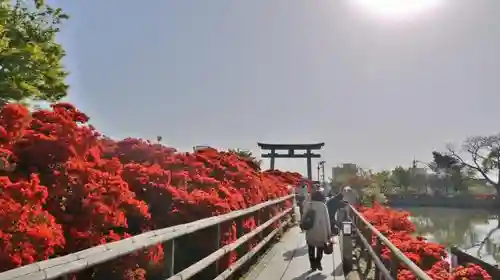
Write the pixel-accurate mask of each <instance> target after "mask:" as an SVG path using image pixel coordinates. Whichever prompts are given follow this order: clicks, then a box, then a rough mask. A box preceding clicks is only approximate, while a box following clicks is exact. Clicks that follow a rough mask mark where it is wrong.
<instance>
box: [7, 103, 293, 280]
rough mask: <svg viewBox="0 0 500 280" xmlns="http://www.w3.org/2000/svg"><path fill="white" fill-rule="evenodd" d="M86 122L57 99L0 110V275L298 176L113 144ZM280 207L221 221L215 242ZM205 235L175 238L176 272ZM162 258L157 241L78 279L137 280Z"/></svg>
mask: <svg viewBox="0 0 500 280" xmlns="http://www.w3.org/2000/svg"><path fill="white" fill-rule="evenodd" d="M88 119H89V118H88V117H87V116H86V115H85V114H83V113H82V112H80V111H79V110H77V109H76V108H75V107H74V106H72V105H71V104H67V103H60V104H54V105H52V106H51V110H37V111H34V112H30V111H29V110H28V109H27V108H25V107H24V106H22V105H14V104H10V105H7V106H5V107H4V108H3V109H2V110H1V112H0V189H1V191H0V208H1V210H2V211H1V212H0V225H1V228H0V237H1V238H0V269H2V271H3V270H8V269H11V268H14V267H18V266H21V265H26V264H29V263H33V262H36V261H40V260H45V259H48V258H50V257H57V256H61V255H65V254H69V253H72V252H75V251H78V250H82V249H86V248H89V247H92V246H96V245H99V244H103V243H106V242H110V241H116V240H120V239H123V238H126V237H130V236H133V235H136V234H140V233H143V232H146V231H149V230H154V229H159V228H164V227H169V226H173V225H177V224H181V223H187V222H192V221H195V220H198V219H202V218H206V217H211V216H214V215H220V214H224V213H228V212H230V211H234V210H238V209H243V208H247V207H250V206H253V205H256V204H259V203H261V202H264V201H267V200H271V199H276V198H279V197H283V196H285V195H287V194H290V192H291V190H290V189H289V187H288V185H290V184H291V185H295V184H297V183H298V182H299V181H300V180H301V176H300V175H299V174H298V173H289V172H280V171H277V170H273V171H266V172H261V171H260V169H259V167H258V166H256V165H255V164H254V163H253V162H252V161H251V160H249V159H247V158H241V157H239V156H238V155H237V154H235V153H233V152H219V151H217V150H215V149H210V148H207V149H204V150H200V151H197V152H194V153H179V152H177V151H176V150H175V149H173V148H168V147H165V146H163V145H160V144H153V143H151V142H149V141H144V140H140V139H125V140H122V141H114V140H111V139H109V138H105V137H102V136H101V135H100V134H99V133H98V132H97V131H96V130H95V129H94V128H93V127H92V126H90V125H88V124H87V122H88ZM290 206H291V202H290V201H287V202H285V203H283V205H280V206H277V207H270V208H268V209H265V210H264V211H261V212H260V213H259V214H258V215H253V216H252V215H250V216H248V217H245V218H243V219H241V220H240V221H235V222H232V223H228V224H224V225H222V231H223V234H222V236H223V237H222V240H220V242H221V243H222V245H224V244H228V243H231V242H232V241H234V240H235V239H237V238H238V237H239V236H241V235H243V234H245V233H246V232H249V231H251V230H252V229H254V228H255V227H257V226H258V224H260V223H263V222H265V221H266V220H268V219H269V218H271V217H272V216H273V215H275V214H276V213H278V212H280V211H282V210H283V209H285V208H287V207H290ZM277 226H278V224H277V223H276V224H275V225H274V228H276V227H277ZM200 234H201V235H203V237H204V238H198V237H199V236H200ZM206 234H209V235H212V237H213V239H215V234H214V231H209V232H203V233H198V235H197V234H193V235H192V236H189V237H186V238H184V239H183V238H181V239H180V240H179V242H177V240H176V244H177V243H178V244H177V246H178V248H182V249H181V250H180V251H181V252H180V254H181V256H180V257H179V256H177V255H176V267H177V268H178V269H183V268H185V267H186V266H187V265H190V264H192V261H196V260H199V259H201V258H203V257H205V256H206V255H208V254H210V253H211V252H212V251H213V250H214V249H215V248H214V247H213V246H212V245H213V244H210V242H206V237H205V235H206ZM257 242H258V239H257V238H255V239H254V240H252V241H251V242H250V244H249V247H250V248H251V247H252V246H254V245H255V244H256V243H257ZM211 243H215V241H214V242H211ZM190 249H195V250H190ZM178 251H179V250H178ZM186 252H189V253H186ZM243 253H244V252H232V253H230V254H229V256H227V257H226V259H225V261H224V260H223V261H222V262H221V263H219V266H220V267H221V269H224V268H225V267H227V266H229V265H230V264H231V263H232V262H234V261H235V260H236V259H237V258H238V257H239V255H238V254H243ZM177 258H179V261H178V260H177ZM164 263H165V260H164V252H163V246H162V245H158V246H153V247H151V248H148V249H145V250H144V251H141V252H138V253H136V254H132V255H130V256H127V257H124V258H120V259H119V260H116V261H114V262H113V264H106V265H104V266H99V267H97V268H96V269H94V270H92V271H90V272H88V274H86V275H84V276H83V277H82V279H87V278H90V277H93V278H94V279H100V278H109V277H111V278H113V279H116V278H118V276H119V278H122V279H145V278H146V274H147V275H148V278H149V277H150V276H154V275H155V274H156V273H160V272H161V271H162V270H163V265H164ZM110 267H111V268H112V269H110Z"/></svg>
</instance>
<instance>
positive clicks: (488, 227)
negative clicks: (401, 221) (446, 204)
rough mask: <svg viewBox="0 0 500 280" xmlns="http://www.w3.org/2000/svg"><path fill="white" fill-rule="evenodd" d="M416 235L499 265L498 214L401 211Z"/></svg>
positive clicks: (429, 209)
mask: <svg viewBox="0 0 500 280" xmlns="http://www.w3.org/2000/svg"><path fill="white" fill-rule="evenodd" d="M404 210H406V211H409V212H411V213H412V216H411V220H412V221H413V223H414V224H415V225H416V227H417V234H419V235H421V236H424V237H426V238H427V239H428V240H429V241H432V242H438V243H441V244H443V245H445V246H451V245H456V246H458V247H460V248H462V249H464V250H465V251H467V252H468V253H469V254H471V255H473V256H475V257H479V258H481V259H482V260H484V261H486V262H488V263H491V264H500V229H499V225H500V224H499V217H500V216H499V215H498V213H494V212H490V211H487V210H476V209H456V208H434V207H416V208H405V209H404Z"/></svg>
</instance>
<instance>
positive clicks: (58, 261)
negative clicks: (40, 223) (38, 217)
mask: <svg viewBox="0 0 500 280" xmlns="http://www.w3.org/2000/svg"><path fill="white" fill-rule="evenodd" d="M286 200H293V204H291V207H288V208H287V209H285V210H283V211H281V212H280V213H278V214H277V215H275V216H274V217H272V218H270V219H269V220H268V221H266V222H264V223H262V224H260V221H258V222H259V225H258V226H257V227H256V228H255V229H253V230H252V231H251V232H248V233H246V234H245V235H243V236H241V237H239V238H238V239H237V240H235V241H234V242H233V243H231V244H228V245H225V246H223V247H220V244H219V242H220V239H221V236H220V235H221V230H220V225H221V223H224V222H229V221H233V220H235V219H237V218H241V217H244V216H248V215H251V214H256V213H260V212H259V211H261V210H263V209H264V208H267V207H270V206H277V205H279V204H280V203H283V202H285V201H286ZM295 205H296V204H295V196H294V195H293V194H292V195H288V196H286V197H283V198H279V199H276V200H272V201H267V202H264V203H261V204H258V205H255V206H253V207H250V208H247V209H243V210H237V211H233V212H230V213H228V214H224V215H220V216H215V217H211V218H206V219H202V220H198V221H194V222H191V223H188V224H181V225H177V226H173V227H169V228H164V229H158V230H153V231H150V232H146V233H143V234H139V235H136V236H133V237H131V238H127V239H123V240H120V241H116V242H111V243H107V244H103V245H100V246H96V247H92V248H89V249H86V250H83V251H79V252H76V253H72V254H69V255H65V256H63V257H58V258H54V259H49V260H45V261H41V262H37V263H33V264H30V265H26V266H23V267H19V268H16V269H12V270H9V271H5V272H2V273H0V280H28V279H29V280H47V279H56V278H66V277H67V276H69V275H73V274H75V273H78V272H82V271H84V270H86V269H91V268H92V267H94V266H96V265H98V264H102V263H105V262H108V261H112V260H115V259H117V258H119V257H122V256H125V255H128V254H131V253H134V252H136V251H139V250H142V249H144V248H147V247H150V246H153V245H157V244H161V243H164V244H165V247H164V248H165V260H166V261H167V263H166V268H165V275H163V276H165V277H163V278H162V279H168V280H186V279H189V278H191V277H192V276H194V275H196V274H197V273H199V272H201V271H202V270H204V269H205V268H207V267H209V266H210V265H213V264H215V266H216V268H217V267H218V265H217V263H218V260H219V259H220V258H222V257H223V256H224V255H226V254H227V253H229V252H231V251H234V250H235V249H237V248H238V247H240V246H241V245H243V244H245V243H246V242H247V241H249V240H250V239H252V238H254V237H256V236H257V235H262V233H263V232H264V231H265V230H266V229H267V228H269V226H271V225H272V224H275V223H279V226H278V227H277V228H276V229H274V230H272V231H271V232H270V233H269V234H267V236H265V237H264V236H262V239H261V240H260V242H259V243H258V244H257V245H256V246H255V247H253V248H251V249H249V250H248V251H247V252H246V253H245V254H244V255H243V256H241V257H240V258H239V259H238V260H237V261H236V262H235V263H233V264H231V265H230V266H229V267H228V268H227V269H226V270H225V271H223V272H222V273H218V269H216V270H217V273H216V275H218V276H217V277H216V278H215V280H223V279H227V278H228V277H229V276H230V275H232V274H233V273H234V272H235V271H237V270H238V269H239V268H240V267H241V266H243V265H244V264H245V263H247V262H248V260H250V259H252V257H253V256H255V255H256V254H257V253H258V252H259V251H260V250H261V249H262V248H263V247H264V246H265V245H266V244H267V243H269V241H271V240H272V239H273V238H274V237H275V236H276V235H277V234H278V233H279V232H281V231H282V230H283V229H284V228H285V227H286V226H288V225H289V223H290V222H291V221H294V211H293V209H294V207H295ZM213 226H216V227H217V240H214V241H213V242H214V243H217V244H218V246H216V247H217V250H216V251H215V252H213V253H211V254H210V255H208V256H207V257H205V258H203V259H202V260H200V261H198V262H196V263H194V264H192V265H191V266H189V267H187V268H185V269H183V270H182V271H179V272H177V271H175V269H174V262H175V250H176V245H175V240H176V239H177V238H179V237H182V236H185V235H188V234H191V233H194V232H197V231H200V230H202V229H206V228H209V227H213ZM208 242H210V241H208ZM219 247H220V248H219Z"/></svg>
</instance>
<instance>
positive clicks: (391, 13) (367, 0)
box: [351, 0, 443, 19]
mask: <svg viewBox="0 0 500 280" xmlns="http://www.w3.org/2000/svg"><path fill="white" fill-rule="evenodd" d="M442 2H443V1H442V0H353V1H352V2H351V3H355V4H356V5H357V6H359V7H361V8H363V9H364V10H366V12H369V13H372V14H374V15H376V16H380V17H382V18H385V19H405V18H409V17H414V16H416V15H419V14H422V13H425V12H428V11H431V10H434V9H435V8H437V7H438V6H439V5H440V4H442Z"/></svg>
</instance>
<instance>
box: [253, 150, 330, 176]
mask: <svg viewBox="0 0 500 280" xmlns="http://www.w3.org/2000/svg"><path fill="white" fill-rule="evenodd" d="M257 145H258V146H259V148H260V149H261V150H265V151H270V152H269V153H267V154H262V155H261V156H262V158H270V159H271V169H274V163H275V159H277V158H306V159H307V178H308V179H309V180H312V161H311V159H312V158H320V157H321V155H320V154H315V153H312V152H311V151H313V150H320V149H321V148H323V146H324V145H325V143H317V144H264V143H257ZM296 150H303V151H304V150H305V151H306V152H305V153H300V154H296V153H295V151H296ZM276 151H288V153H287V154H279V153H276Z"/></svg>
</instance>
